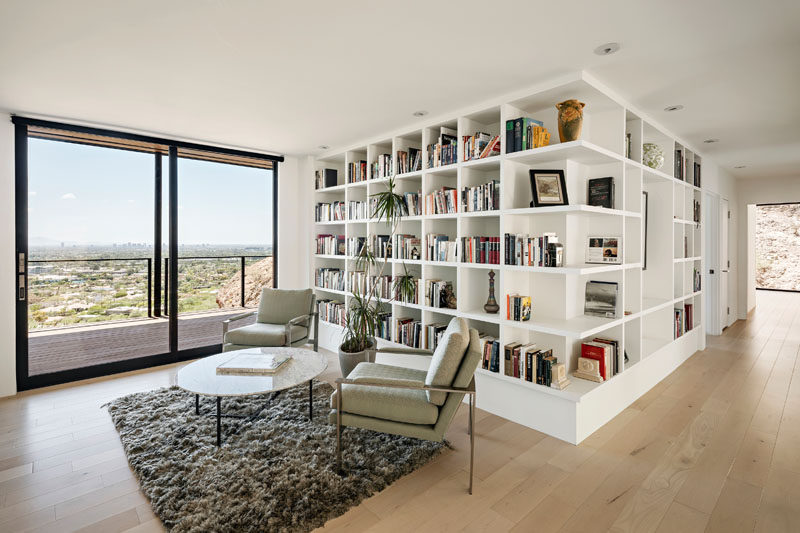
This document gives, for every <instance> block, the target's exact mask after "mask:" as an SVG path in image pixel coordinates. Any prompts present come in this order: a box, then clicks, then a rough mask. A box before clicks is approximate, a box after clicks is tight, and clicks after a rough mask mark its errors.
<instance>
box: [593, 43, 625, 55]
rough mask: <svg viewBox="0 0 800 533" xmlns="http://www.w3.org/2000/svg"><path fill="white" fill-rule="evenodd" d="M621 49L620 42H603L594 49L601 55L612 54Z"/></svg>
mask: <svg viewBox="0 0 800 533" xmlns="http://www.w3.org/2000/svg"><path fill="white" fill-rule="evenodd" d="M618 50H619V43H606V44H601V45H600V46H598V47H597V48H595V49H594V53H595V54H597V55H599V56H610V55H611V54H613V53H614V52H617V51H618Z"/></svg>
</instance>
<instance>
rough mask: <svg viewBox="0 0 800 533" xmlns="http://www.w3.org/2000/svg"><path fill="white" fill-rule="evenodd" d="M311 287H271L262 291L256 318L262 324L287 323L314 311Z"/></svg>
mask: <svg viewBox="0 0 800 533" xmlns="http://www.w3.org/2000/svg"><path fill="white" fill-rule="evenodd" d="M313 298H314V293H313V291H312V290H311V289H300V290H290V289H270V288H266V289H264V290H263V291H261V301H260V302H259V304H258V316H257V317H256V320H257V321H258V322H261V323H262V324H286V323H287V322H289V321H290V320H291V319H293V318H296V317H298V316H300V315H307V314H309V313H311V312H312V309H311V306H312V305H313V304H312V302H313Z"/></svg>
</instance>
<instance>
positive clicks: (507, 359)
mask: <svg viewBox="0 0 800 533" xmlns="http://www.w3.org/2000/svg"><path fill="white" fill-rule="evenodd" d="M520 346H521V345H520V343H518V342H513V343H511V344H506V345H505V346H504V347H503V359H504V363H503V371H504V372H503V373H504V374H505V375H506V376H510V377H514V364H513V363H514V358H513V355H514V350H515V349H519V347H520Z"/></svg>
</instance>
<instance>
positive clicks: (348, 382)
mask: <svg viewBox="0 0 800 533" xmlns="http://www.w3.org/2000/svg"><path fill="white" fill-rule="evenodd" d="M378 351H379V352H392V353H420V352H427V353H430V352H428V351H427V350H416V349H414V348H411V349H403V348H392V349H385V350H378ZM342 385H364V386H367V387H386V388H392V389H414V390H428V391H438V392H447V393H456V394H458V393H460V394H466V395H468V396H469V493H470V494H472V477H473V472H472V471H473V465H474V462H475V377H474V376H473V378H472V380H471V381H470V384H469V386H467V387H466V388H459V387H433V386H429V385H424V384H423V385H422V386H414V385H409V384H394V383H392V384H389V383H386V382H385V381H382V382H370V381H368V380H358V381H354V380H352V379H347V378H338V379H337V380H336V468H337V470H338V471H339V472H341V471H342Z"/></svg>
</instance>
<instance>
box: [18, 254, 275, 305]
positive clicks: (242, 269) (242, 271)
mask: <svg viewBox="0 0 800 533" xmlns="http://www.w3.org/2000/svg"><path fill="white" fill-rule="evenodd" d="M268 257H272V256H271V255H216V256H179V257H178V261H181V260H202V261H213V260H219V259H238V262H239V268H238V271H239V275H240V287H239V289H240V305H241V307H246V305H245V304H246V303H247V302H246V294H245V276H246V269H247V260H248V259H266V258H268ZM114 261H116V262H136V261H144V262H145V263H146V265H147V316H148V317H150V318H152V317H153V258H152V257H125V258H122V257H93V258H70V259H31V260H28V263H30V264H43V263H101V262H114ZM169 268H170V260H169V258H168V257H165V258H164V271H163V281H162V284H163V287H164V289H163V302H164V306H163V307H164V310H163V312H161V313H159V312H158V311H160V310H156V314H157V315H158V316H160V315H161V314H163V315H169V294H170V291H169ZM32 276H35V274H34V273H32V272H29V277H32Z"/></svg>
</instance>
